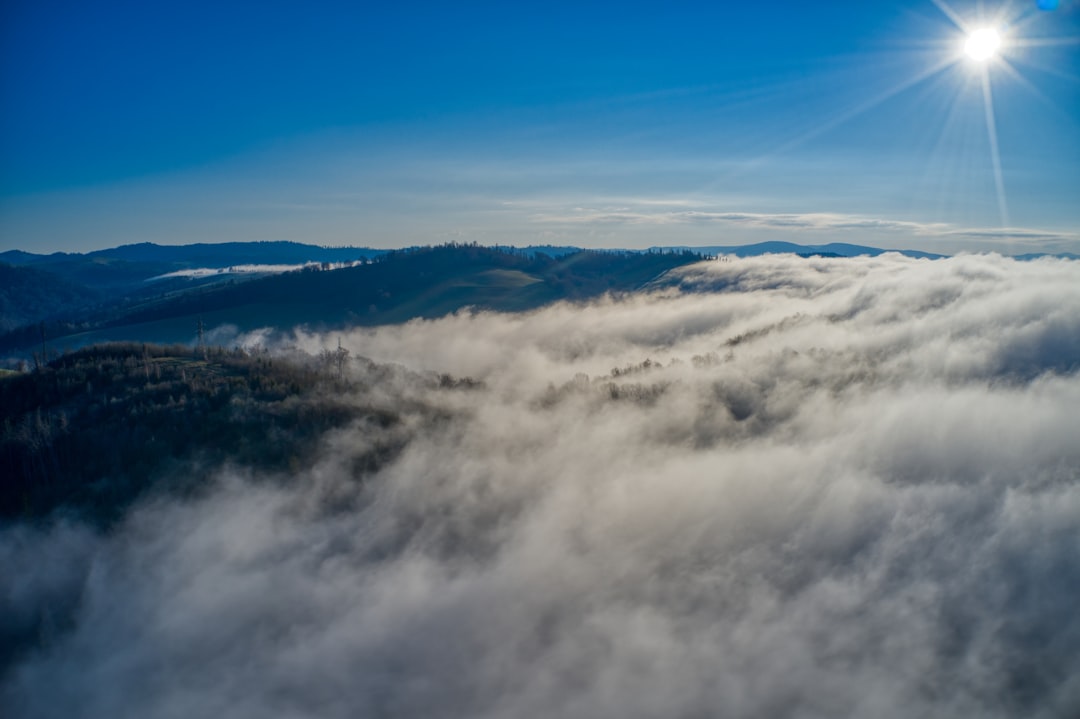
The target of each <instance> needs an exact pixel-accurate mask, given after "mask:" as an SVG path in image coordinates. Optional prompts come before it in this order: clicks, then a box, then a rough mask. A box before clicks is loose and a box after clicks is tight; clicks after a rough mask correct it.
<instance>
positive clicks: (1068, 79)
mask: <svg viewBox="0 0 1080 719" xmlns="http://www.w3.org/2000/svg"><path fill="white" fill-rule="evenodd" d="M1036 5H1037V3H1036V2H1035V0H1032V1H1031V2H1026V1H1022V0H1014V1H1013V2H1004V3H993V2H990V1H989V0H987V1H986V2H982V3H977V2H959V0H957V1H955V2H948V3H945V2H942V0H936V1H935V0H912V1H910V2H865V1H856V0H851V1H847V0H837V1H835V2H820V3H817V2H814V3H811V2H805V1H803V2H784V1H779V0H778V1H775V2H768V3H757V2H739V3H735V2H710V3H702V2H665V3H655V2H651V3H646V2H622V3H598V2H587V1H583V0H579V1H578V2H561V1H560V0H551V1H549V2H545V3H535V4H533V3H524V4H521V3H504V2H500V3H495V2H490V3H488V2H457V3H449V2H395V3H370V2H352V3H340V4H337V3H315V4H301V3H298V2H292V3H290V2H260V3H239V2H219V3H202V2H185V3H145V2H131V3H122V2H109V1H107V0H104V1H100V2H94V3H86V2H48V1H44V0H33V1H24V0H6V1H5V2H4V3H3V5H2V9H0V13H2V23H0V33H2V38H0V39H2V42H0V53H2V63H0V73H2V74H0V83H2V84H0V92H2V100H3V102H2V107H3V112H2V113H0V249H11V248H21V249H27V250H33V251H39V252H48V251H55V250H69V251H70V250H89V249H96V248H101V247H107V246H113V245H118V244H126V243H131V242H141V241H151V242H159V243H165V244H178V243H185V242H220V241H235V240H278V239H286V240H296V241H303V242H313V243H317V244H326V245H343V244H354V245H365V246H374V247H396V246H404V245H412V244H428V243H437V242H444V241H449V240H457V241H473V240H475V241H478V242H481V243H484V244H491V243H513V244H519V245H525V244H542V243H552V244H576V245H584V246H596V247H646V246H650V245H660V244H689V245H706V244H709V245H711V244H740V243H744V242H755V241H763V240H774V239H781V240H790V241H795V242H803V243H823V242H830V241H841V242H856V243H865V244H876V245H880V246H892V247H905V248H919V249H928V250H940V251H947V252H956V251H965V250H970V251H981V250H999V251H1003V252H1022V251H1023V252H1026V251H1033V250H1048V251H1063V250H1066V251H1074V252H1080V201H1078V200H1077V198H1078V197H1080V44H1078V38H1080V2H1077V0H1061V2H1060V3H1059V7H1058V8H1057V9H1056V10H1052V11H1041V10H1039V9H1038V8H1037V7H1036ZM313 6H314V9H313ZM950 15H952V19H951V20H950V17H949V16H950ZM957 22H960V23H962V24H965V25H967V26H968V27H969V28H973V27H982V26H986V25H995V26H1000V27H1001V29H1002V34H1003V36H1004V38H1005V47H1004V51H1003V53H1002V55H1001V56H1000V57H999V58H997V59H995V60H993V61H991V62H990V63H987V64H985V65H979V64H977V63H975V62H973V61H971V60H970V59H967V58H963V57H959V55H960V52H959V50H960V48H961V47H962V44H963V40H964V33H963V31H962V30H961V29H960V28H958V27H957V26H956V23H957ZM984 73H985V77H986V78H987V83H986V85H985V86H984V83H983V81H982V78H983V74H984ZM987 87H988V88H989V90H990V96H991V98H992V103H991V105H990V106H989V107H990V108H992V110H991V111H989V112H988V106H987V103H986V100H987V95H986V89H987ZM991 130H992V132H991ZM994 139H996V146H997V151H998V152H997V157H996V159H995V154H994V152H993V146H994V143H993V140H994Z"/></svg>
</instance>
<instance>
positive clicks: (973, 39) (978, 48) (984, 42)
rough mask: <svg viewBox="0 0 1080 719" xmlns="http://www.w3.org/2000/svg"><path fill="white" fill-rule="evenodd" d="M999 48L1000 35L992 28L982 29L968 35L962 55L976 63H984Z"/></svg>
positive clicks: (995, 53)
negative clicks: (964, 54)
mask: <svg viewBox="0 0 1080 719" xmlns="http://www.w3.org/2000/svg"><path fill="white" fill-rule="evenodd" d="M1000 48H1001V35H1000V34H999V33H998V31H997V30H994V29H993V28H983V29H981V30H976V31H974V32H973V33H971V34H970V35H968V38H967V42H965V43H964V53H966V54H967V56H968V57H970V58H971V59H972V60H975V61H976V62H986V61H987V60H989V59H990V58H992V57H994V56H995V55H997V52H998V50H999V49H1000Z"/></svg>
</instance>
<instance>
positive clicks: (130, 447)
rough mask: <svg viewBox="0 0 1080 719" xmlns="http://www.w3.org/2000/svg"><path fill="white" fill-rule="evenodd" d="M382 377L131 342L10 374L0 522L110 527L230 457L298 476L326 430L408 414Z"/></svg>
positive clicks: (320, 363)
mask: <svg viewBox="0 0 1080 719" xmlns="http://www.w3.org/2000/svg"><path fill="white" fill-rule="evenodd" d="M357 367H360V368H361V370H363V371H361V372H360V373H359V375H360V379H356V374H357V373H356V372H355V371H354V370H355V369H356V368H357ZM365 368H366V369H365ZM380 372H382V374H383V375H385V374H386V372H387V370H385V369H384V368H380V367H379V366H378V365H375V364H374V363H370V362H368V361H366V360H357V359H353V358H350V357H349V356H348V352H347V351H345V350H339V351H336V352H335V351H328V352H324V353H323V354H322V355H321V356H319V357H308V356H306V355H300V354H298V355H297V356H295V357H293V358H282V357H273V356H271V355H269V354H268V353H266V352H263V351H257V350H245V349H241V348H234V349H231V350H225V349H222V348H203V349H200V348H196V349H192V348H188V347H181V346H175V347H163V346H156V345H146V344H134V343H126V344H110V345H101V346H94V347H88V348H85V349H82V350H79V351H76V352H72V353H69V354H66V355H63V356H61V357H58V358H56V359H54V360H52V361H51V362H49V363H48V364H47V365H45V366H43V367H41V368H40V369H39V370H37V371H33V372H25V373H21V374H19V375H16V376H8V377H5V378H2V379H0V467H2V471H0V518H6V519H15V518H23V519H33V518H40V517H44V516H46V515H49V514H50V513H52V512H54V511H56V510H57V509H60V508H66V509H67V510H70V511H73V512H77V513H78V514H80V515H82V516H83V517H85V518H87V519H89V520H91V521H94V522H98V523H104V524H107V523H109V522H110V521H112V520H114V519H115V518H117V517H119V516H120V515H121V514H122V513H123V512H124V510H125V509H126V508H127V507H128V506H129V505H130V504H131V503H132V502H133V501H135V500H136V499H137V498H139V497H141V496H143V495H145V494H146V493H147V492H150V491H168V492H179V493H182V494H183V493H190V492H197V491H198V490H199V489H200V487H201V486H203V485H204V484H205V482H206V480H207V479H208V477H209V476H210V473H211V472H213V471H214V470H215V469H217V468H219V467H220V466H222V464H224V463H227V462H232V463H235V464H236V465H238V466H243V467H247V468H252V469H255V470H261V471H264V472H266V473H274V472H281V473H288V472H290V471H296V470H298V469H300V468H302V467H304V466H306V465H308V464H310V463H311V462H312V461H313V460H314V457H315V453H316V452H317V450H318V446H319V439H320V438H321V437H322V436H323V435H324V434H325V433H326V432H327V431H328V430H330V429H333V428H336V427H342V426H345V425H347V424H349V423H352V422H364V423H366V424H367V426H370V427H371V428H373V430H380V429H388V428H392V427H394V426H395V425H397V424H398V423H399V422H400V421H401V417H400V416H399V411H400V410H401V409H404V407H402V408H388V407H387V406H385V404H378V403H375V402H372V401H369V399H368V398H369V397H370V396H371V393H370V392H368V391H367V390H369V389H370V384H371V383H374V382H378V381H380V380H379V378H380V376H381V375H380ZM429 381H430V382H431V383H432V384H433V385H436V386H437V385H441V386H443V387H455V386H457V385H456V383H454V382H448V381H447V378H438V377H433V378H430V379H429ZM385 434H386V435H387V436H392V435H393V433H385ZM399 444H400V443H399ZM399 449H400V446H396V445H395V444H394V442H389V443H387V442H384V443H382V444H379V443H378V442H376V443H374V444H373V449H372V450H371V452H369V453H368V455H367V456H364V457H359V458H357V463H358V465H357V466H358V471H360V472H361V473H362V472H363V471H370V470H371V469H374V468H377V467H378V466H379V465H380V464H381V463H382V462H384V461H386V460H387V459H388V458H390V457H392V456H393V455H394V454H395V453H396V451H398V450H399Z"/></svg>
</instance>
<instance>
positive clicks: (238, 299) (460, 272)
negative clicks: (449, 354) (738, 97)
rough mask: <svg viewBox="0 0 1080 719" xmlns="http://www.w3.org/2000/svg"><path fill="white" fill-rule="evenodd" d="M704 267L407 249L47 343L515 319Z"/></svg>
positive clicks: (115, 315)
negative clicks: (458, 316) (472, 312)
mask: <svg viewBox="0 0 1080 719" xmlns="http://www.w3.org/2000/svg"><path fill="white" fill-rule="evenodd" d="M701 259H702V256H701V255H698V254H695V253H693V252H689V251H681V252H670V251H669V252H600V251H582V250H578V251H575V252H572V253H565V254H562V255H561V256H559V257H552V256H551V255H548V254H545V253H543V252H540V251H536V252H533V253H526V252H521V251H518V250H514V251H508V250H504V249H501V248H500V249H495V248H487V247H479V246H476V245H444V246H440V247H424V248H414V249H410V250H401V251H395V252H390V253H386V254H383V255H380V256H378V257H376V258H374V259H373V260H370V261H368V262H366V263H364V264H359V265H354V266H348V267H343V268H327V269H323V268H322V267H321V266H311V267H307V268H305V269H303V270H299V271H293V272H285V273H280V274H274V275H268V276H264V277H259V278H255V279H249V280H247V281H244V282H238V281H237V282H234V281H231V280H225V281H220V282H218V283H217V284H215V285H212V286H201V287H197V288H195V289H191V290H188V291H182V292H181V291H177V292H173V293H169V294H164V295H160V296H150V297H145V298H141V299H132V300H129V301H128V302H126V303H124V304H123V305H118V306H116V307H114V309H113V310H112V311H110V312H108V313H103V312H98V313H96V314H95V315H92V316H85V317H80V318H74V319H73V320H72V321H69V322H67V323H61V322H56V323H53V324H51V325H49V326H48V327H47V332H46V334H47V339H48V341H49V342H51V343H52V344H53V346H54V347H57V346H59V347H78V346H82V345H86V344H91V343H94V342H101V341H107V340H111V341H120V340H129V341H140V342H142V341H152V342H161V343H170V342H190V341H191V340H192V339H193V337H194V334H195V328H196V326H197V325H199V323H202V324H203V325H204V326H205V327H207V328H214V327H218V326H222V325H227V326H229V327H231V328H233V329H234V331H236V332H244V331H251V330H255V329H261V328H266V327H269V328H273V329H279V330H287V329H289V328H292V327H295V326H298V325H308V326H310V327H313V328H321V329H330V328H339V327H345V326H353V325H377V324H392V323H400V322H406V321H408V320H410V319H413V318H416V317H439V316H442V315H446V314H449V313H452V312H455V311H458V310H461V309H463V308H466V307H473V308H477V309H487V310H495V311H520V310H528V309H532V308H536V307H540V306H541V305H544V304H548V303H550V302H555V301H558V300H582V299H588V298H591V297H596V296H598V295H601V294H603V293H605V292H631V291H634V290H636V289H638V288H640V287H642V286H644V285H645V284H646V283H648V282H650V281H651V280H654V279H655V278H657V277H658V276H659V275H661V274H663V273H664V272H666V271H668V270H670V269H672V268H674V267H678V266H680V265H684V264H688V263H691V262H697V261H700V260H701ZM40 343H41V336H40V330H39V328H38V327H37V326H33V327H28V328H23V329H21V330H18V331H13V332H9V333H7V334H6V335H3V336H0V351H3V352H7V353H12V352H23V353H25V352H26V351H27V350H28V349H31V348H37V347H38V346H39V345H40Z"/></svg>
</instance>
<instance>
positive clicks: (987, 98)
mask: <svg viewBox="0 0 1080 719" xmlns="http://www.w3.org/2000/svg"><path fill="white" fill-rule="evenodd" d="M980 75H981V79H982V91H983V110H984V112H985V114H986V133H987V136H988V137H989V139H990V161H991V162H992V163H993V167H994V189H995V190H996V191H997V200H998V211H999V212H1000V213H1001V226H1002V227H1008V226H1009V208H1008V205H1007V204H1006V203H1005V178H1004V177H1003V175H1002V172H1001V153H1000V151H999V150H998V136H997V122H996V121H995V119H994V93H993V90H992V89H991V88H990V73H989V72H987V71H986V69H985V68H983V70H982V72H981V73H980Z"/></svg>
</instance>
